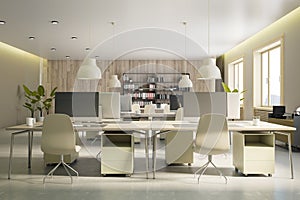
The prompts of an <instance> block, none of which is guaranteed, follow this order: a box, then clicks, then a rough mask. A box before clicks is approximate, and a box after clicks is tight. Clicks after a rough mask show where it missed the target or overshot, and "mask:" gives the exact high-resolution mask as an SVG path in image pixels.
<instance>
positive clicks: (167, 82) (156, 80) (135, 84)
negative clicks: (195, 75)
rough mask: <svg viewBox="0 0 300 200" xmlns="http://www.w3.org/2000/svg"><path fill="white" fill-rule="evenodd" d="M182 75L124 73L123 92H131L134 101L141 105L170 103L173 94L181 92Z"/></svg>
mask: <svg viewBox="0 0 300 200" xmlns="http://www.w3.org/2000/svg"><path fill="white" fill-rule="evenodd" d="M182 75H183V74H182V73H124V74H123V84H122V87H123V94H130V95H131V96H132V102H133V103H137V104H139V105H140V106H141V107H144V106H145V105H147V104H154V103H155V104H169V103H170V95H171V94H174V92H176V93H177V94H178V93H181V91H180V90H179V88H178V82H179V80H180V79H181V76H182ZM188 75H189V74H188Z"/></svg>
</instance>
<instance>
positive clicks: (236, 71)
mask: <svg viewBox="0 0 300 200" xmlns="http://www.w3.org/2000/svg"><path fill="white" fill-rule="evenodd" d="M243 71H244V62H243V59H242V58H241V59H238V60H235V61H234V62H232V63H230V64H229V74H228V77H229V80H228V83H229V85H228V86H229V87H230V89H238V90H239V92H242V91H243V90H244V83H243V82H244V78H243V77H244V75H243V74H244V73H243ZM240 98H243V93H241V94H240ZM240 103H241V104H242V103H243V101H240Z"/></svg>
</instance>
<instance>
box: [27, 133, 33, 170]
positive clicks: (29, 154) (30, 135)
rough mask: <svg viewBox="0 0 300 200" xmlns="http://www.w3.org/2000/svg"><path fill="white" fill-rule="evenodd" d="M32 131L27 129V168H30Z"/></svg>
mask: <svg viewBox="0 0 300 200" xmlns="http://www.w3.org/2000/svg"><path fill="white" fill-rule="evenodd" d="M32 141H33V132H32V131H28V168H31V158H32Z"/></svg>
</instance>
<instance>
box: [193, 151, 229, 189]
mask: <svg viewBox="0 0 300 200" xmlns="http://www.w3.org/2000/svg"><path fill="white" fill-rule="evenodd" d="M209 164H212V166H213V167H214V168H215V169H216V170H217V171H218V173H219V174H220V176H223V177H224V179H225V184H227V177H226V176H224V175H223V173H222V171H221V170H220V169H219V168H217V166H216V165H215V164H214V163H213V162H212V155H208V162H207V163H205V164H204V165H202V166H201V167H200V168H199V169H198V170H197V171H196V172H195V173H194V177H195V176H196V174H197V173H198V172H200V171H201V170H202V169H203V171H202V173H201V174H200V175H199V176H198V184H199V181H200V177H201V176H202V175H203V174H204V173H205V171H206V169H207V168H208V165H209Z"/></svg>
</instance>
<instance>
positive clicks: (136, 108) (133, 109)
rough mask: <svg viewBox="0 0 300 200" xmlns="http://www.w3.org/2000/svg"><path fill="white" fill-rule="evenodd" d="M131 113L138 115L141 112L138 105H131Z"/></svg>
mask: <svg viewBox="0 0 300 200" xmlns="http://www.w3.org/2000/svg"><path fill="white" fill-rule="evenodd" d="M131 111H132V112H134V113H136V112H138V113H140V112H141V108H140V105H139V104H132V105H131Z"/></svg>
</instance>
